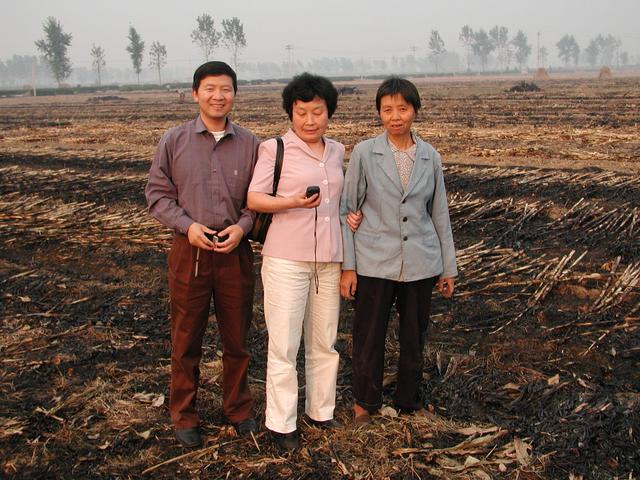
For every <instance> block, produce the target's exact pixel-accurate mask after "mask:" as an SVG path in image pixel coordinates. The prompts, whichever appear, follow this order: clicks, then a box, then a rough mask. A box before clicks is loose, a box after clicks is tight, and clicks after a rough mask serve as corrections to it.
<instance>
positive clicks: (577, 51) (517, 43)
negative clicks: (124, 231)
mask: <svg viewBox="0 0 640 480" xmlns="http://www.w3.org/2000/svg"><path fill="white" fill-rule="evenodd" d="M72 38H73V37H72V35H71V34H70V33H66V32H65V31H64V29H63V27H62V25H61V23H60V21H59V20H57V19H56V18H54V17H48V18H47V19H46V20H45V22H44V23H43V38H41V39H40V40H37V41H36V42H35V45H36V48H37V50H38V52H39V53H40V55H41V56H40V57H39V58H36V57H33V56H17V55H14V56H13V57H12V58H10V59H7V60H6V61H5V62H2V61H0V84H1V85H3V86H17V85H24V84H28V83H31V81H32V77H33V78H34V79H35V80H36V81H37V82H42V81H43V79H44V81H51V80H53V81H55V82H56V83H57V84H58V86H63V85H64V82H65V81H66V80H67V79H68V78H69V77H70V75H71V73H72V65H71V61H70V59H69V55H68V49H69V47H70V45H71V41H72ZM127 40H128V43H127V46H126V50H127V53H128V55H129V57H130V59H131V67H132V71H133V73H134V74H135V75H136V80H137V82H138V84H139V83H140V76H141V74H142V73H143V70H144V65H145V54H147V65H148V67H149V68H150V69H151V70H150V72H151V71H155V74H156V77H157V82H158V84H162V79H163V70H164V68H165V67H166V65H167V57H168V52H167V48H166V46H165V45H164V44H162V43H160V42H159V41H157V40H156V41H153V42H152V43H151V45H150V47H149V49H148V53H147V49H146V43H145V41H144V40H143V39H142V36H141V35H140V34H139V33H138V31H137V30H136V29H135V28H134V27H133V26H129V30H128V32H127ZM191 40H192V42H193V43H194V44H195V45H196V46H197V47H198V48H199V49H200V51H201V53H202V59H203V61H206V60H209V59H211V58H214V57H218V58H219V56H220V55H219V54H218V53H217V50H218V49H219V48H220V47H224V48H225V49H226V50H227V51H228V52H229V56H230V63H231V64H232V65H233V67H234V68H235V69H236V71H238V70H240V71H242V75H243V76H244V77H245V78H284V77H288V76H290V75H291V74H293V73H295V72H298V71H302V70H313V71H315V72H318V73H322V74H327V75H336V76H338V75H345V76H346V75H371V74H382V75H384V74H389V73H427V72H434V73H436V74H439V73H441V72H455V71H460V70H466V71H467V72H473V71H478V70H479V71H482V72H485V71H487V69H491V70H492V71H513V70H515V69H516V68H517V69H520V70H522V69H524V68H527V67H528V65H529V63H530V58H531V54H532V51H533V47H532V45H531V44H530V43H529V40H528V38H527V35H526V34H525V33H524V32H523V31H522V30H518V31H517V32H516V33H515V34H514V35H511V34H510V32H509V29H508V28H507V27H505V26H500V25H496V26H494V27H493V28H491V29H489V30H485V29H484V28H479V29H474V28H472V27H471V26H470V25H464V26H463V27H462V28H461V30H460V32H459V35H458V40H459V44H460V46H461V47H462V50H463V55H462V57H461V56H460V55H459V54H458V53H456V52H455V51H454V50H452V49H451V47H449V48H447V46H446V45H445V42H444V40H443V38H442V36H441V35H440V32H439V31H438V30H435V29H434V30H431V32H430V34H429V35H428V36H427V39H426V41H425V45H424V47H423V48H419V47H415V46H414V47H411V49H410V50H411V54H408V55H405V56H402V57H399V56H394V57H391V58H390V59H371V60H370V59H366V58H361V59H357V60H352V59H347V58H343V57H340V58H316V59H313V60H310V61H308V62H306V63H303V62H301V61H294V60H292V59H290V60H289V61H288V62H283V63H282V64H277V63H275V62H255V63H242V62H241V61H240V58H241V52H242V49H243V48H245V47H246V46H247V40H246V37H245V32H244V26H243V24H242V22H241V21H240V20H239V19H238V18H237V17H233V18H230V19H223V20H222V21H221V22H220V24H216V22H215V20H214V18H213V17H212V16H211V15H209V14H207V13H203V14H202V15H199V16H198V17H197V18H196V22H195V28H194V29H193V30H192V32H191ZM555 47H556V49H557V55H558V58H559V59H560V60H561V62H562V64H563V65H564V66H565V67H567V68H572V67H576V66H578V65H580V64H582V65H589V66H591V67H596V66H597V65H616V66H620V65H622V66H626V65H628V64H629V61H630V59H629V54H628V53H627V52H626V51H622V49H621V48H622V42H621V41H620V40H619V39H618V38H616V37H614V36H613V35H611V34H609V35H597V36H596V37H594V38H592V39H591V40H590V42H589V44H588V45H587V46H586V47H585V48H584V49H581V48H580V46H579V44H578V42H577V41H576V40H575V37H574V36H573V35H570V34H566V35H564V36H562V38H560V39H559V40H558V42H557V43H556V44H555ZM288 48H290V49H293V46H291V45H289V46H288ZM418 50H421V51H424V52H426V53H425V54H424V55H417V54H416V51H418ZM90 56H91V66H92V72H93V79H92V80H93V82H95V83H96V84H97V85H101V84H102V81H103V79H104V77H105V72H106V71H107V52H105V50H104V49H103V48H102V47H101V46H99V45H95V44H93V45H92V48H91V50H90ZM548 58H549V50H548V49H547V48H546V47H545V46H540V47H539V48H538V49H537V51H536V63H537V64H538V65H539V66H547V61H548ZM45 66H46V68H47V72H46V73H45V72H43V67H45ZM192 68H193V66H191V65H190V66H189V67H188V69H187V70H189V71H190V70H192ZM108 73H109V74H110V75H109V77H110V79H111V81H114V79H120V78H127V74H126V72H122V71H120V72H116V71H115V69H112V68H110V69H109V71H108ZM171 73H173V74H174V77H175V76H176V69H175V67H174V68H173V70H172V72H171ZM90 76H91V75H90V72H89V71H87V69H86V68H80V69H77V72H76V74H75V77H76V79H77V80H78V81H81V82H85V83H89V82H91V79H90ZM178 76H182V74H181V73H180V74H178ZM146 78H147V80H148V78H149V75H147V77H146Z"/></svg>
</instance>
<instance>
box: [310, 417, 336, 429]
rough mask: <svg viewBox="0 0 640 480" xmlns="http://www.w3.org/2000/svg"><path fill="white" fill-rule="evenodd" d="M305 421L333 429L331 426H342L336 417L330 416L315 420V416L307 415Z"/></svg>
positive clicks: (315, 425) (319, 426)
mask: <svg viewBox="0 0 640 480" xmlns="http://www.w3.org/2000/svg"><path fill="white" fill-rule="evenodd" d="M305 421H306V422H307V423H308V424H309V425H311V426H314V427H318V428H326V429H331V428H339V427H341V426H342V425H341V424H340V422H338V421H337V420H336V419H335V418H330V419H329V420H314V419H313V418H311V417H309V416H307V418H306V419H305Z"/></svg>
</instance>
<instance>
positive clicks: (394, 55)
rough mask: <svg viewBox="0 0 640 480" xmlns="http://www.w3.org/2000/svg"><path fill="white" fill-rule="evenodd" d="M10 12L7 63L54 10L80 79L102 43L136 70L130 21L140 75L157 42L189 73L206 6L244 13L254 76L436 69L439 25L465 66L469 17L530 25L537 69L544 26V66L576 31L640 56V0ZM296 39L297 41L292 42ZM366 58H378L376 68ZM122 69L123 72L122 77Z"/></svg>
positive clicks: (39, 0) (5, 26)
mask: <svg viewBox="0 0 640 480" xmlns="http://www.w3.org/2000/svg"><path fill="white" fill-rule="evenodd" d="M612 4H613V5H612ZM34 12H36V13H34ZM3 13H4V15H3V16H2V18H1V19H0V38H1V39H2V41H0V61H1V62H7V60H10V59H11V58H12V56H13V55H20V56H32V55H39V53H38V51H37V49H36V47H35V41H36V40H39V39H41V38H43V36H44V33H43V29H42V25H43V23H44V22H45V20H46V19H47V17H49V16H53V17H54V18H56V19H57V20H59V21H60V23H61V25H62V27H63V30H64V31H65V32H66V33H70V34H71V35H72V42H71V46H70V48H69V57H70V60H71V64H72V68H73V70H74V72H73V73H72V77H70V78H71V79H74V78H75V80H74V81H75V82H79V83H87V82H90V77H91V76H92V75H93V74H92V72H91V57H90V55H89V51H90V49H91V46H92V45H93V44H96V45H98V46H101V47H103V48H104V50H105V54H106V69H105V74H107V76H108V75H114V76H115V77H117V78H119V79H121V80H123V81H125V79H127V80H128V79H129V77H130V76H131V75H132V73H131V72H132V69H131V60H130V58H129V57H128V55H127V52H126V46H127V43H128V40H127V33H128V29H129V26H130V25H131V26H133V27H134V28H136V30H137V31H138V33H139V34H140V35H141V37H142V39H143V40H144V41H145V43H146V51H145V57H144V59H143V77H142V78H141V80H144V81H145V82H149V81H153V76H154V72H153V71H152V69H151V68H150V67H149V65H148V64H149V61H148V51H149V47H150V45H151V43H152V42H153V41H159V42H160V43H162V44H164V45H166V48H167V64H166V66H165V67H164V69H163V77H166V79H167V81H176V79H178V78H182V77H183V76H184V75H185V72H192V71H193V69H194V68H195V67H196V66H197V65H199V64H201V63H202V62H203V61H204V58H203V56H202V54H201V52H200V51H199V49H198V48H197V46H196V45H194V44H193V43H192V41H191V38H190V35H191V31H192V30H193V29H194V28H195V26H196V17H197V16H198V15H201V14H202V13H208V14H210V15H211V16H212V17H213V18H214V21H215V27H216V28H218V29H220V28H221V21H222V19H225V18H231V17H238V18H239V19H240V21H241V22H242V24H243V26H244V31H245V35H246V38H247V46H246V48H244V49H242V50H241V53H240V63H241V65H240V66H241V67H242V64H244V65H245V66H252V65H255V67H252V68H254V70H255V73H250V72H245V77H246V78H249V79H251V78H261V75H260V68H259V67H260V66H262V67H263V68H262V71H267V70H271V71H273V75H275V76H278V69H280V73H281V72H282V70H283V68H282V66H283V65H288V64H289V62H290V61H293V63H294V64H296V65H300V68H303V69H305V68H306V67H307V65H322V64H324V65H325V66H326V67H327V68H329V69H331V68H333V69H335V68H337V67H335V66H331V65H330V63H331V61H332V60H333V59H344V61H343V63H347V64H348V63H349V62H350V63H352V64H359V65H360V67H355V66H354V67H353V70H354V71H356V70H358V68H360V69H361V71H363V72H367V73H368V71H376V68H377V69H378V71H381V72H393V71H395V70H396V69H402V67H401V65H400V64H401V60H403V59H410V57H413V58H414V59H415V60H418V61H421V62H422V63H423V64H424V66H423V67H420V69H417V66H416V71H418V70H419V71H427V72H429V68H431V67H429V63H430V62H429V61H428V60H425V59H427V58H428V55H429V50H428V38H429V35H430V33H431V31H432V30H438V31H439V33H440V34H441V36H442V39H443V40H444V47H445V49H446V51H447V53H446V54H445V57H446V58H447V62H448V63H445V64H444V65H443V67H445V68H444V70H447V71H460V69H461V64H463V63H464V59H463V57H464V53H465V52H464V51H463V46H462V45H461V43H460V41H459V39H458V35H459V33H460V30H461V28H462V26H463V25H466V24H468V25H469V26H470V27H471V28H473V29H474V30H479V29H480V28H482V29H484V30H486V31H487V32H488V31H489V30H490V29H491V28H492V27H493V26H495V25H498V26H506V27H507V28H508V29H509V38H513V36H515V34H516V33H517V31H518V30H522V31H523V32H524V33H525V35H526V36H527V40H528V44H529V46H530V47H531V54H530V55H529V58H528V60H527V62H526V66H527V67H529V68H536V67H537V45H538V33H539V34H540V45H541V46H542V47H545V48H546V49H547V52H548V57H547V61H546V62H544V63H545V65H544V66H545V67H551V68H554V67H558V66H560V65H561V62H560V60H559V59H558V58H557V48H556V46H555V44H556V43H557V42H558V41H559V40H560V38H561V37H562V36H563V35H565V34H569V35H573V36H574V37H575V39H576V41H577V43H578V45H579V46H580V49H581V51H582V52H584V50H585V48H586V47H587V45H588V43H589V42H590V41H591V39H593V38H595V37H596V36H597V35H599V34H601V35H609V34H611V35H613V36H614V37H616V38H617V39H619V40H620V42H621V47H620V49H619V52H618V54H620V53H622V52H626V53H627V62H628V64H629V65H636V64H639V63H640V30H639V29H638V28H637V25H636V22H637V19H638V18H640V2H638V1H637V0H616V1H614V2H611V3H609V4H605V3H603V2H596V1H593V0H583V1H580V0H564V1H562V2H557V1H552V0H540V1H538V2H535V5H533V4H532V3H531V2H528V1H525V0H514V1H513V2H509V3H508V4H505V2H503V1H500V0H478V1H471V0H451V1H450V2H449V3H448V4H447V5H442V4H440V3H436V2H424V1H422V2H421V1H418V0H408V1H405V2H403V4H402V8H397V9H389V8H388V4H387V3H383V2H376V1H371V2H364V1H362V0H355V1H352V2H349V3H347V2H341V1H338V0H327V1H326V2H325V3H324V4H323V6H322V7H318V6H317V5H311V4H299V3H294V2H291V1H289V0H283V1H280V2H273V3H272V4H269V5H267V4H264V3H259V2H253V1H249V0H238V1H236V2H234V3H233V4H223V5H220V6H219V7H217V8H215V9H214V8H212V4H211V2H208V1H206V0H194V1H192V2H189V3H188V4H186V5H184V4H180V3H179V2H175V1H167V0H165V1H158V2H152V1H151V0H139V1H136V2H124V1H123V0H112V1H111V2H109V3H108V4H107V3H100V4H94V3H88V2H83V1H81V0H64V1H63V0H51V1H46V0H23V1H21V2H14V3H11V4H10V5H8V6H7V7H6V9H5V12H3ZM87 19H89V20H87ZM287 45H289V46H291V48H289V49H286V46H287ZM214 56H215V58H217V59H221V60H225V61H229V53H228V51H227V50H226V49H224V48H223V47H222V46H220V47H218V49H217V50H216V51H214ZM394 61H395V63H394ZM405 61H408V60H405ZM512 62H513V61H512ZM581 63H583V62H582V61H581ZM367 64H371V68H370V69H369V70H367V69H368V66H367ZM343 66H344V65H343ZM300 68H296V69H291V68H290V67H287V69H289V70H290V71H289V72H287V73H291V72H292V71H297V70H299V69H300ZM409 70H411V69H409ZM479 70H480V67H479V66H478V65H474V71H479ZM74 75H75V77H74ZM242 75H243V73H242V68H241V69H240V76H241V77H242ZM42 76H43V78H44V77H46V75H44V74H42ZM117 78H116V79H115V80H114V81H118V80H117ZM267 78H269V77H267ZM2 83H3V82H2V79H1V78H0V84H2ZM4 83H6V82H4Z"/></svg>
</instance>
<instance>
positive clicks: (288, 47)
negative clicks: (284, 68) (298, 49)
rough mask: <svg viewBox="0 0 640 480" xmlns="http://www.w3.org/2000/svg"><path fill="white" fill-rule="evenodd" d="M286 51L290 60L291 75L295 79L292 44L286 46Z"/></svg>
mask: <svg viewBox="0 0 640 480" xmlns="http://www.w3.org/2000/svg"><path fill="white" fill-rule="evenodd" d="M284 49H285V50H286V51H287V54H288V55H287V58H288V64H289V75H291V76H292V77H293V73H294V70H293V45H291V44H287V45H285V46H284Z"/></svg>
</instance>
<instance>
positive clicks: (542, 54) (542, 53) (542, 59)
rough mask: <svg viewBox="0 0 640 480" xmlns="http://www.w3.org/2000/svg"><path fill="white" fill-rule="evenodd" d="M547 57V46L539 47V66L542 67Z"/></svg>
mask: <svg viewBox="0 0 640 480" xmlns="http://www.w3.org/2000/svg"><path fill="white" fill-rule="evenodd" d="M548 58H549V50H548V49H547V47H540V66H541V67H544V66H545V65H546V64H547V59H548Z"/></svg>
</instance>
